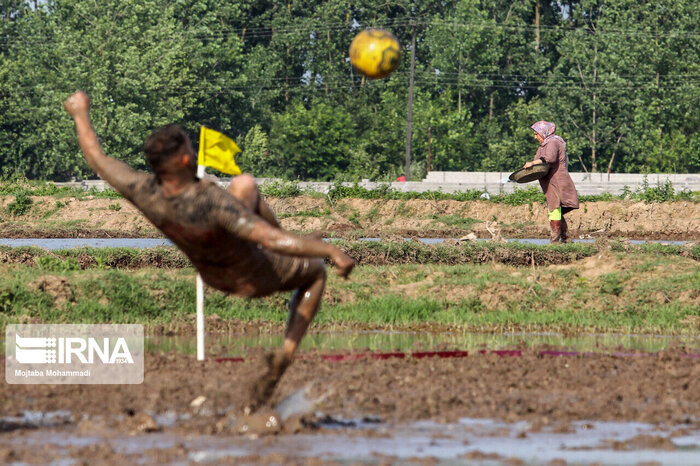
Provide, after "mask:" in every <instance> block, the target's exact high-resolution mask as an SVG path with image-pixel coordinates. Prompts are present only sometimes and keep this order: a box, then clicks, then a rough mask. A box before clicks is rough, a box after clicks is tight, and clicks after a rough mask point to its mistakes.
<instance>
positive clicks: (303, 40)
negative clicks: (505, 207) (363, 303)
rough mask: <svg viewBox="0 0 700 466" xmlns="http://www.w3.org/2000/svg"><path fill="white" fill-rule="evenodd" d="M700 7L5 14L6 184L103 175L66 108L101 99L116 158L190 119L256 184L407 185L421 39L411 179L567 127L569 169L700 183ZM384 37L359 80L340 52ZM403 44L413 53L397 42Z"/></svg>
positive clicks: (519, 151)
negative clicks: (159, 129) (540, 129)
mask: <svg viewBox="0 0 700 466" xmlns="http://www.w3.org/2000/svg"><path fill="white" fill-rule="evenodd" d="M698 25H700V8H698V7H697V2H695V1H692V0H659V1H656V2H649V1H641V2H640V1H633V0H566V1H562V2H554V1H547V0H525V1H521V2H511V1H504V0H481V1H477V0H453V1H441V2H436V1H430V0H396V1H393V2H371V1H368V0H342V1H341V0H327V1H322V2H321V1H300V0H285V1H284V2H280V1H276V2H273V1H265V0H261V1H252V0H226V1H223V0H178V1H163V0H100V1H99V2H97V1H95V2H85V1H81V0H48V1H44V2H37V1H26V0H7V1H3V2H1V3H0V165H1V166H2V174H3V175H4V176H5V177H12V176H17V175H20V176H25V177H28V178H35V179H36V178H40V179H53V180H66V179H69V178H71V177H79V178H81V177H88V176H93V175H92V173H91V171H90V169H89V168H88V167H87V165H86V164H85V163H84V161H83V160H82V158H81V157H80V154H79V151H78V147H77V144H76V141H75V136H74V131H73V128H72V123H71V121H70V118H69V117H68V116H67V115H66V114H65V113H64V112H63V110H62V107H61V102H62V101H63V100H64V99H65V98H66V97H67V96H68V95H69V94H70V93H71V92H73V91H74V90H75V89H84V90H86V91H87V92H88V93H89V94H90V95H91V97H92V101H93V112H92V116H93V121H94V125H95V129H96V131H97V132H98V134H99V135H100V137H101V139H102V141H103V143H104V146H105V148H106V151H107V152H108V153H109V154H110V155H114V156H116V157H119V158H120V159H122V160H125V161H127V162H128V163H129V164H131V165H132V166H134V167H136V168H146V165H145V162H144V159H143V157H142V156H141V155H140V154H139V148H140V145H141V143H142V141H143V139H144V138H145V136H146V135H147V134H148V132H149V131H150V130H151V129H152V128H154V127H155V126H158V125H162V124H165V123H168V122H171V121H179V122H182V123H183V124H184V125H185V127H186V128H187V129H188V130H189V131H190V132H191V135H192V137H193V140H195V141H196V140H197V137H196V136H197V131H198V127H199V126H200V125H207V126H210V127H212V128H215V129H218V130H220V131H223V132H225V133H227V134H229V135H231V136H233V137H234V138H235V139H236V140H237V141H238V142H239V144H240V145H241V146H242V148H243V149H244V153H243V154H241V155H240V156H239V163H240V164H241V165H242V167H243V168H244V170H246V171H250V172H252V173H254V174H255V175H257V176H278V177H282V178H286V179H317V180H333V179H335V180H356V179H360V178H370V179H374V180H390V179H393V177H395V176H397V175H398V174H400V173H401V172H402V171H403V165H404V156H405V144H406V118H407V96H408V83H409V64H410V60H409V56H410V44H411V36H412V33H413V30H414V28H415V33H416V48H415V52H416V69H415V83H416V85H415V103H414V107H413V108H414V115H413V138H412V162H413V163H412V168H411V176H412V178H413V179H417V178H420V177H422V176H423V175H424V174H425V171H426V170H427V168H428V164H430V167H431V169H433V170H463V171H480V170H503V171H509V170H511V169H515V168H517V167H518V166H520V165H522V163H523V162H524V161H525V160H527V159H528V158H530V157H531V156H532V154H533V152H534V150H535V149H536V142H535V141H534V140H533V139H532V137H531V136H530V130H529V129H528V127H529V125H530V124H532V123H533V122H534V121H536V120H540V119H546V120H550V121H554V122H556V123H557V125H558V127H559V130H558V134H560V135H561V136H563V137H564V138H565V139H566V140H567V141H568V151H569V155H570V158H571V165H572V167H571V168H572V170H574V171H582V170H584V169H585V170H589V171H607V170H611V171H612V172H678V173H683V172H691V173H693V172H698V171H699V170H700V132H698V131H697V129H698V127H700V112H698V111H697V109H698V108H700V40H698V39H699V38H700V31H698ZM369 26H379V27H384V28H387V29H390V30H391V31H392V32H394V34H396V35H397V36H398V38H399V40H400V41H401V43H402V45H403V46H404V59H403V61H402V63H401V65H400V67H399V69H398V70H397V71H396V72H395V73H394V74H393V75H391V76H390V77H389V78H388V79H385V80H380V81H366V80H364V79H362V77H361V76H359V75H358V74H357V72H354V71H353V70H352V68H351V66H350V65H349V63H348V59H347V48H348V45H349V43H350V41H351V39H352V37H353V36H354V34H356V33H357V32H358V31H359V30H361V29H362V28H364V27H369ZM407 45H408V47H406V46H407Z"/></svg>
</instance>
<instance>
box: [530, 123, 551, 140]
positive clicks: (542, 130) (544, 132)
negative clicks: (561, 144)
mask: <svg viewBox="0 0 700 466" xmlns="http://www.w3.org/2000/svg"><path fill="white" fill-rule="evenodd" d="M530 128H532V129H533V130H534V131H535V132H536V133H537V134H539V135H540V136H542V138H544V139H547V138H548V137H549V136H551V135H552V134H554V131H556V129H557V125H555V124H554V123H550V122H548V121H544V120H543V121H538V122H537V123H535V124H534V125H532V126H530Z"/></svg>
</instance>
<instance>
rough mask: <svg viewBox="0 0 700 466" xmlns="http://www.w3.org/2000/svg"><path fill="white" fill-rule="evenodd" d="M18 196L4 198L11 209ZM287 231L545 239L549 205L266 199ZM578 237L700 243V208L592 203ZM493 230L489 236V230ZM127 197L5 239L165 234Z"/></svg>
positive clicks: (19, 229)
mask: <svg viewBox="0 0 700 466" xmlns="http://www.w3.org/2000/svg"><path fill="white" fill-rule="evenodd" d="M12 201H13V197H11V196H7V197H5V198H4V199H2V205H0V207H5V206H7V205H8V204H9V203H11V202H12ZM268 202H269V203H270V205H271V207H272V208H273V210H274V211H275V212H276V213H277V215H278V216H280V218H281V223H282V226H283V227H284V228H286V229H288V230H291V231H296V232H311V231H320V232H323V233H324V234H325V235H326V236H334V237H348V236H351V237H356V236H358V235H363V236H386V235H402V236H422V237H443V238H445V237H460V236H463V235H465V234H467V233H469V232H473V233H475V234H476V235H477V236H479V237H486V238H490V237H491V235H492V232H493V231H494V230H496V229H497V230H499V231H500V233H501V234H502V235H503V236H504V237H508V238H528V237H532V238H545V237H547V236H548V235H549V229H548V228H549V227H548V225H549V222H548V220H547V213H546V209H545V207H544V206H543V205H540V204H532V205H521V206H509V205H504V204H497V203H494V202H487V201H469V202H461V201H450V200H445V201H430V200H408V201H398V200H370V199H340V200H338V201H335V202H334V203H330V202H329V201H328V200H327V199H325V198H322V197H310V196H298V197H291V198H281V199H276V198H270V199H268ZM567 219H568V222H569V228H570V230H571V235H572V237H589V236H594V237H598V236H607V237H613V238H617V237H624V238H629V239H684V240H697V239H700V203H693V202H689V201H682V202H664V203H644V202H633V201H611V202H588V203H582V204H581V208H580V209H578V210H576V211H573V212H571V213H570V214H568V216H567ZM489 230H491V231H489ZM159 236H160V234H159V233H158V232H157V230H155V229H154V228H153V226H152V225H151V224H150V223H149V222H148V221H147V220H146V219H144V218H143V217H142V216H141V214H140V213H139V212H138V211H137V210H136V209H135V208H134V207H133V206H132V205H131V204H130V203H129V202H128V201H125V200H123V199H96V198H90V197H89V196H88V197H86V198H84V199H76V198H68V199H60V200H57V199H55V198H52V197H35V198H33V203H32V206H31V208H30V209H29V211H28V212H27V213H26V214H24V215H22V216H12V215H6V214H3V215H2V216H1V217H0V237H5V238H27V237H45V238H49V237H50V238H58V237H100V238H105V237H106V238H109V237H159Z"/></svg>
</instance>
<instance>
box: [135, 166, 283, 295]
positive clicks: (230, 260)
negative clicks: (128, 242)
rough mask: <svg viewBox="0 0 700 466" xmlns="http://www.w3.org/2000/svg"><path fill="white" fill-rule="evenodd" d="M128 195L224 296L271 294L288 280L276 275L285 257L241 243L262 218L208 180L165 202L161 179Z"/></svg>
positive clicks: (150, 179)
mask: <svg viewBox="0 0 700 466" xmlns="http://www.w3.org/2000/svg"><path fill="white" fill-rule="evenodd" d="M124 191H125V192H123V194H124V195H125V197H127V199H129V200H130V201H131V202H132V203H133V204H134V205H135V206H136V207H138V208H139V210H141V212H142V213H143V214H144V216H145V217H146V218H148V220H150V221H151V222H152V223H153V225H155V226H156V227H157V228H158V229H160V230H161V231H162V232H163V233H164V234H165V235H166V236H167V237H168V238H169V239H170V240H171V241H172V242H173V243H175V245H176V246H177V247H179V248H180V249H181V250H182V251H183V252H184V253H185V254H186V255H187V257H188V258H189V259H190V260H191V261H192V264H193V265H194V266H195V267H196V268H197V270H198V271H199V273H200V274H201V275H202V279H203V280H204V281H205V282H206V283H207V284H208V285H210V286H212V287H214V288H217V289H219V290H222V291H225V292H228V293H235V294H238V295H242V296H257V295H261V294H267V293H268V292H269V291H270V289H272V288H274V287H275V286H279V283H280V279H281V278H284V277H283V276H281V275H280V274H279V273H277V272H276V269H280V268H281V267H279V263H280V262H281V261H283V259H284V257H285V256H281V255H279V254H275V253H272V252H269V251H266V250H264V249H262V248H261V247H260V246H259V245H257V244H256V243H253V242H250V241H246V240H243V239H241V237H240V236H239V235H240V234H245V233H246V230H249V229H251V228H252V226H253V223H254V222H255V221H259V219H258V217H257V216H256V215H255V214H253V213H252V212H250V211H249V210H248V209H247V208H246V207H245V206H243V205H242V204H241V203H240V202H239V201H238V200H237V199H236V198H234V197H233V196H231V195H230V194H229V193H228V192H227V191H225V190H223V189H222V188H220V187H219V186H217V185H215V184H214V183H212V182H210V181H208V180H199V181H196V182H194V183H192V184H191V185H190V186H189V187H188V188H187V189H186V190H185V191H184V192H183V193H181V194H179V195H177V196H173V197H165V196H163V193H162V190H161V187H160V185H159V184H158V181H157V179H156V178H155V177H154V176H152V175H147V174H145V173H140V174H139V176H137V177H136V179H135V180H134V181H133V182H132V183H129V186H127V187H126V189H125V190H124Z"/></svg>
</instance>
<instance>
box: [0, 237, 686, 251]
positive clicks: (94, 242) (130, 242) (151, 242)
mask: <svg viewBox="0 0 700 466" xmlns="http://www.w3.org/2000/svg"><path fill="white" fill-rule="evenodd" d="M418 239H419V240H420V241H421V242H423V243H425V244H440V243H443V242H444V241H446V240H449V239H452V240H455V239H457V238H418ZM379 240H380V238H360V239H359V241H379ZM405 240H406V241H409V240H410V238H405ZM479 241H488V240H486V239H479ZM507 241H508V242H518V243H524V244H534V245H545V244H548V243H549V240H548V239H543V238H519V239H508V240H507ZM573 242H575V243H593V242H594V240H593V239H574V240H573ZM647 242H651V243H659V244H667V245H684V244H686V243H688V241H662V240H649V241H644V240H630V244H644V243H647ZM0 245H2V246H10V247H21V246H36V247H40V248H44V249H49V250H60V249H72V248H78V247H88V248H107V247H110V248H123V247H128V248H138V249H142V248H154V247H158V246H172V245H173V243H172V242H170V241H169V240H167V239H158V238H21V239H19V238H0Z"/></svg>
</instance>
